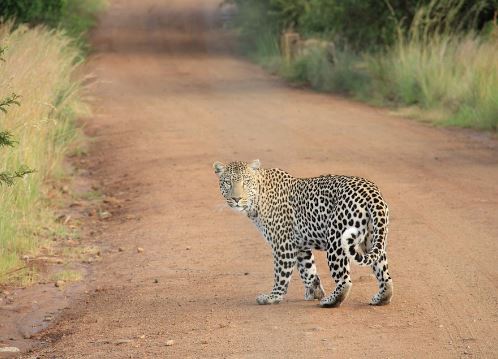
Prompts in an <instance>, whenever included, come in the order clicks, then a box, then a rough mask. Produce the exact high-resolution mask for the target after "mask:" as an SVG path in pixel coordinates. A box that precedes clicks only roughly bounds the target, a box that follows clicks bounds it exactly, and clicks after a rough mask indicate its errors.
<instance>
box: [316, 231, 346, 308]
mask: <svg viewBox="0 0 498 359" xmlns="http://www.w3.org/2000/svg"><path fill="white" fill-rule="evenodd" d="M327 261H328V264H329V268H330V274H331V275H332V278H333V279H334V281H335V285H336V287H335V290H334V291H333V292H332V294H330V295H329V296H327V297H325V298H323V299H322V300H321V301H320V306H321V307H324V308H331V307H338V306H339V305H341V303H342V302H343V301H344V300H345V299H346V298H347V296H348V295H349V291H350V290H351V287H352V285H353V284H352V282H351V276H350V266H349V259H348V257H347V256H346V253H345V252H344V250H343V248H342V247H341V245H340V239H339V238H337V239H335V240H334V242H333V243H332V244H331V246H330V247H329V249H328V250H327Z"/></svg>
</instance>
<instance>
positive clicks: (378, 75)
mask: <svg viewBox="0 0 498 359" xmlns="http://www.w3.org/2000/svg"><path fill="white" fill-rule="evenodd" d="M252 56H253V58H254V59H255V60H256V62H258V63H259V64H261V65H262V66H263V67H264V68H266V69H268V70H270V71H271V72H273V73H277V74H279V75H281V76H282V77H284V78H286V79H287V80H289V81H291V82H293V83H297V84H307V85H310V86H311V87H312V88H314V89H316V90H319V91H327V92H336V93H342V94H346V95H350V96H352V97H354V98H357V99H360V100H363V101H366V102H369V103H372V104H375V105H384V106H394V107H405V106H411V107H416V108H417V109H418V111H416V112H417V116H416V117H418V118H421V119H425V120H429V121H432V122H434V123H437V124H440V125H450V126H458V127H470V128H475V129H482V130H492V131H496V130H497V129H498V61H497V60H496V59H498V36H489V37H488V38H484V37H479V36H477V35H475V34H465V35H458V34H451V33H446V34H434V35H432V36H430V37H428V38H426V39H423V40H422V39H420V38H419V37H415V36H413V37H409V38H407V39H405V38H401V37H400V39H399V40H398V42H397V44H396V46H393V47H391V48H388V49H386V50H385V51H382V52H378V53H373V54H372V53H370V54H369V53H366V54H353V53H351V52H347V51H338V53H337V56H336V62H335V63H334V64H332V63H330V62H329V61H328V60H327V56H326V53H325V52H324V51H323V50H320V49H316V50H315V51H311V52H310V53H308V54H307V55H306V56H301V57H298V58H297V59H296V60H294V61H292V62H291V63H290V64H287V63H286V62H285V61H283V59H282V57H281V55H280V52H279V51H278V42H277V41H276V39H275V37H272V35H271V34H262V36H260V37H259V39H258V41H257V42H256V50H255V51H254V52H253V55H252ZM434 114H437V116H434Z"/></svg>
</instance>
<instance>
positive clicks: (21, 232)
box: [0, 24, 86, 282]
mask: <svg viewBox="0 0 498 359" xmlns="http://www.w3.org/2000/svg"><path fill="white" fill-rule="evenodd" d="M0 44H2V45H3V46H6V47H7V50H6V52H5V54H4V56H3V57H4V59H5V61H2V62H0V98H4V97H5V96H7V95H9V94H10V93H12V92H16V93H17V94H19V95H20V96H21V98H20V103H21V105H20V106H19V107H17V106H15V107H11V108H9V111H8V112H7V114H5V115H0V116H1V117H2V118H1V121H2V128H5V129H8V130H9V131H11V132H12V133H13V135H14V137H15V139H16V140H17V141H18V142H19V143H18V144H17V145H16V147H14V148H12V149H10V148H9V149H2V150H1V151H0V172H2V171H4V170H8V169H12V168H18V167H19V166H20V165H21V164H26V165H28V166H30V167H31V168H33V169H35V170H36V172H35V173H33V174H30V175H28V176H26V177H25V178H23V179H21V180H18V181H17V182H16V183H15V185H14V186H12V187H5V186H4V187H1V188H0V213H2V215H1V216H0V282H8V281H9V280H12V279H13V278H14V277H15V278H18V277H19V276H18V275H17V274H18V273H19V271H17V272H15V273H16V275H15V276H14V277H12V276H11V273H13V271H16V270H17V269H18V268H21V267H22V266H23V264H24V263H23V261H22V260H21V257H22V255H24V254H32V253H36V251H37V248H38V247H39V246H40V245H41V244H42V243H43V242H44V238H48V237H49V235H48V234H47V233H49V232H50V230H51V228H55V227H56V226H57V224H55V221H54V216H53V214H52V211H51V210H50V203H49V201H48V199H47V193H48V187H47V185H46V183H47V182H48V180H49V179H50V178H51V177H52V175H53V174H54V173H57V172H61V171H62V169H61V164H62V160H63V158H64V156H65V154H66V153H67V152H68V151H69V149H70V146H71V142H72V141H73V139H74V138H76V137H77V136H78V135H77V134H78V130H77V129H76V126H75V119H76V117H77V116H78V114H81V113H83V112H85V111H86V108H85V106H84V105H83V104H82V101H81V91H80V84H79V83H78V81H77V80H75V76H74V73H75V71H76V69H77V67H78V65H79V63H80V62H79V60H78V59H79V58H80V51H79V49H77V48H76V47H75V46H74V43H73V41H72V39H70V38H68V37H67V36H65V35H64V34H63V33H61V32H60V31H56V30H47V29H45V28H43V27H35V28H31V29H30V28H27V27H25V26H19V27H17V28H16V30H14V31H12V27H11V25H10V24H3V25H0Z"/></svg>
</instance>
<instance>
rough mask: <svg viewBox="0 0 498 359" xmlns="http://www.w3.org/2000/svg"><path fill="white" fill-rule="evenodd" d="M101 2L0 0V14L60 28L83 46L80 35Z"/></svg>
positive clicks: (89, 24)
mask: <svg viewBox="0 0 498 359" xmlns="http://www.w3.org/2000/svg"><path fill="white" fill-rule="evenodd" d="M103 5H104V0H2V1H0V18H3V20H4V21H6V20H13V21H15V23H16V24H21V23H28V24H31V25H35V26H36V25H40V24H43V25H47V26H49V27H51V28H57V29H61V30H64V31H65V32H66V33H67V34H68V35H69V36H71V37H72V38H75V39H76V40H77V43H78V45H79V46H80V47H83V48H84V49H87V48H86V42H85V41H84V39H82V36H84V34H85V32H86V31H87V30H88V29H89V28H90V27H91V26H92V25H93V24H94V22H95V15H96V14H97V12H98V11H99V10H101V9H102V7H103Z"/></svg>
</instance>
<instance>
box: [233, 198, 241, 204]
mask: <svg viewBox="0 0 498 359" xmlns="http://www.w3.org/2000/svg"><path fill="white" fill-rule="evenodd" d="M232 199H233V200H234V201H235V203H239V201H240V197H232Z"/></svg>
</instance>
